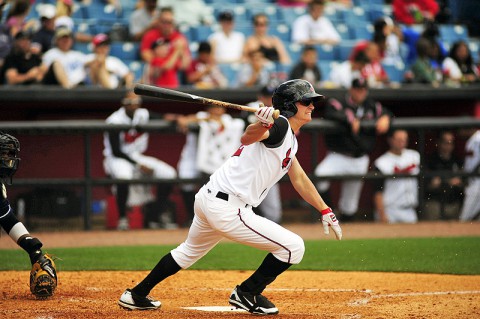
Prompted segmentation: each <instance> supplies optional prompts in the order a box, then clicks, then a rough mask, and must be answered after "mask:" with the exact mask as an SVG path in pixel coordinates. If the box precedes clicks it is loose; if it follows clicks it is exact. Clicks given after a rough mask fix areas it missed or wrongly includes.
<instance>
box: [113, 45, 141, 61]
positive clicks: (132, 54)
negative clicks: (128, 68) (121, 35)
mask: <svg viewBox="0 0 480 319" xmlns="http://www.w3.org/2000/svg"><path fill="white" fill-rule="evenodd" d="M110 54H111V55H113V56H116V57H117V58H119V59H120V60H122V61H134V60H139V59H140V44H139V43H137V42H113V43H112V44H111V45H110Z"/></svg>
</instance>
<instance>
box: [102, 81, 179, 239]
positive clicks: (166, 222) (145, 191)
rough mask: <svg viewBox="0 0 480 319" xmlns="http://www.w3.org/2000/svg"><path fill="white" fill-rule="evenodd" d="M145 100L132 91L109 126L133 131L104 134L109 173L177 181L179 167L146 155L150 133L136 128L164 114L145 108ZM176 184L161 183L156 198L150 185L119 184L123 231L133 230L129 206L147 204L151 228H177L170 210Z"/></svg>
mask: <svg viewBox="0 0 480 319" xmlns="http://www.w3.org/2000/svg"><path fill="white" fill-rule="evenodd" d="M141 104H142V98H141V97H140V96H138V95H136V94H135V93H134V92H133V90H128V91H127V93H126V95H125V97H124V98H123V99H122V106H121V107H120V109H118V110H117V111H115V112H114V113H113V114H111V115H110V116H109V117H108V118H107V120H106V123H107V124H127V125H131V126H132V128H131V129H130V130H128V131H120V132H114V131H111V132H108V133H105V135H104V151H103V155H104V157H105V158H104V161H103V166H104V169H105V173H106V174H108V175H109V176H110V177H112V178H116V179H124V180H131V179H135V178H142V177H149V176H150V177H156V178H164V179H173V178H176V176H177V172H176V171H175V168H173V167H172V166H170V165H168V164H167V163H165V162H163V161H161V160H159V159H157V158H154V157H152V156H147V155H144V153H145V152H146V150H147V148H148V141H149V134H148V133H145V132H139V131H137V130H136V129H135V128H134V126H136V125H141V124H146V123H147V122H148V121H149V120H150V119H151V118H160V117H161V116H160V115H156V114H155V113H152V112H149V110H147V109H145V108H141V107H140V106H141ZM172 188H173V184H168V183H159V184H158V185H156V190H157V193H156V198H155V199H154V198H153V196H152V190H151V188H150V186H148V185H147V186H144V185H128V184H124V183H119V184H117V185H116V202H117V207H118V214H119V220H118V226H117V229H119V230H127V229H129V221H128V218H127V207H128V206H137V205H145V206H144V207H145V210H144V211H145V215H146V216H145V224H146V226H147V227H149V228H158V227H163V228H174V227H176V224H175V223H174V222H173V218H174V216H172V212H171V211H170V210H171V209H170V201H169V196H170V193H171V191H172Z"/></svg>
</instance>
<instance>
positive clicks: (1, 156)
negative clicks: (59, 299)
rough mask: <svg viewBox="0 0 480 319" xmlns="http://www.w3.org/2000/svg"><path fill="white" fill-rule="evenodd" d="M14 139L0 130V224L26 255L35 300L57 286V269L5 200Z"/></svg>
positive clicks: (12, 170)
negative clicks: (28, 259) (29, 266)
mask: <svg viewBox="0 0 480 319" xmlns="http://www.w3.org/2000/svg"><path fill="white" fill-rule="evenodd" d="M19 151H20V143H19V142H18V140H17V139H16V138H15V137H13V136H11V135H9V134H6V133H3V132H1V131H0V184H1V185H2V190H1V195H0V226H2V228H3V229H4V230H5V232H6V233H7V234H8V235H9V236H10V237H11V238H12V239H13V240H14V241H15V242H16V243H17V244H18V245H19V246H20V247H22V248H23V250H25V251H26V252H27V253H28V255H29V256H30V262H31V263H32V270H31V272H30V291H31V292H32V294H34V295H35V296H36V297H37V298H38V299H45V298H48V297H51V296H52V295H53V293H54V292H55V288H56V287H57V271H56V269H55V263H54V262H53V260H52V258H51V256H49V255H48V254H46V253H44V252H42V250H41V248H42V243H41V242H40V240H38V238H35V237H32V236H30V234H29V232H28V230H27V229H26V228H25V226H24V225H23V224H22V223H21V222H19V221H18V219H17V217H16V216H15V215H14V214H13V210H12V207H11V206H10V203H9V202H8V199H7V189H6V188H5V184H9V185H11V183H12V177H13V175H14V174H15V172H16V171H17V168H18V164H19V163H20V158H19V157H18V153H19Z"/></svg>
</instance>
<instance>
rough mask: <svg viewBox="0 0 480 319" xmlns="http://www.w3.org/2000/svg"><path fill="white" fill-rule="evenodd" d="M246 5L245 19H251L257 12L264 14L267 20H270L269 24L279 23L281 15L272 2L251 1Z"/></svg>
mask: <svg viewBox="0 0 480 319" xmlns="http://www.w3.org/2000/svg"><path fill="white" fill-rule="evenodd" d="M245 7H246V10H247V11H246V13H247V19H248V20H250V21H252V19H253V16H255V15H256V14H258V13H263V14H265V15H266V16H267V17H268V19H269V21H270V26H272V25H274V24H276V23H279V22H280V21H282V19H283V16H282V14H281V13H280V9H279V7H278V6H276V5H274V4H272V3H264V4H262V3H257V2H251V3H249V4H248V5H246V6H245Z"/></svg>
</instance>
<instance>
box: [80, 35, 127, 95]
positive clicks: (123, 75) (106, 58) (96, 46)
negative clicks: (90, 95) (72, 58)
mask: <svg viewBox="0 0 480 319" xmlns="http://www.w3.org/2000/svg"><path fill="white" fill-rule="evenodd" d="M92 46H93V53H92V54H89V55H87V57H86V63H85V66H86V67H87V71H88V75H89V77H90V78H89V79H90V81H91V82H92V84H93V85H96V86H100V87H102V88H106V89H116V88H119V87H127V88H131V87H132V86H133V79H134V75H133V73H132V72H131V71H130V69H129V68H128V66H127V65H126V64H125V63H123V62H122V61H121V60H120V59H119V58H117V57H114V56H111V55H110V39H109V38H108V36H107V35H106V34H104V33H99V34H97V35H96V36H95V37H94V38H93V40H92Z"/></svg>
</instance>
